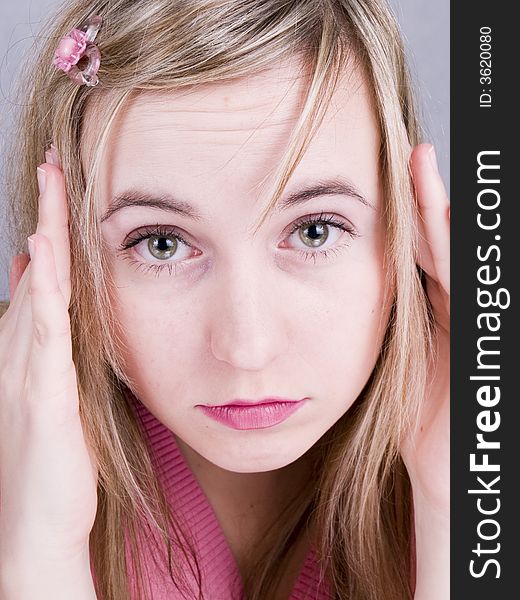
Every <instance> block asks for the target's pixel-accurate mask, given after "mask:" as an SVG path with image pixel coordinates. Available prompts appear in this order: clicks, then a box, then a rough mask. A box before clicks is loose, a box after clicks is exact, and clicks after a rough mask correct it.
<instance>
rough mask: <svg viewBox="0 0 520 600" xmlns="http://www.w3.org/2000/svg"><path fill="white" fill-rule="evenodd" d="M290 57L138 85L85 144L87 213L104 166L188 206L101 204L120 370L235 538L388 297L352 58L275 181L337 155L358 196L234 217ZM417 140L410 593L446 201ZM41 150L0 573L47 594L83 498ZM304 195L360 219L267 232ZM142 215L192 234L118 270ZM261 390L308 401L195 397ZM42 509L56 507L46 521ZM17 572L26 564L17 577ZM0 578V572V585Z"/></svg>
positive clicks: (276, 123)
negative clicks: (137, 100)
mask: <svg viewBox="0 0 520 600" xmlns="http://www.w3.org/2000/svg"><path fill="white" fill-rule="evenodd" d="M294 73H295V72H294V70H291V68H290V67H288V69H287V70H284V69H281V70H278V71H277V72H276V73H273V72H272V73H270V74H269V76H268V77H266V78H261V79H256V78H251V79H250V80H249V81H248V83H247V85H241V86H233V85H226V86H219V87H218V88H214V89H209V88H208V89H206V90H204V91H203V90H200V89H199V90H198V92H197V93H192V94H191V95H190V96H189V97H185V98H184V100H183V99H181V98H175V97H173V96H167V97H164V102H163V103H162V104H161V105H160V106H158V105H157V104H152V103H151V102H150V101H145V102H143V104H142V105H141V109H140V110H136V111H135V112H133V113H132V112H131V111H132V106H130V107H129V113H128V119H127V120H126V121H124V120H123V122H122V123H121V124H120V127H121V129H120V130H119V133H118V135H117V136H115V137H114V139H113V140H112V142H111V146H110V154H109V155H108V156H107V157H106V162H104V163H103V173H104V174H105V176H104V178H102V180H101V196H100V199H99V200H100V202H99V209H100V214H101V212H102V211H104V209H105V208H106V207H107V203H108V201H109V200H108V199H109V198H110V197H111V195H112V194H113V193H119V192H121V191H123V190H122V189H120V186H123V185H124V186H125V188H128V187H129V186H130V185H137V184H140V185H141V186H144V187H145V189H146V190H147V191H150V190H156V189H159V191H161V192H165V191H169V192H171V193H174V194H175V195H176V196H178V197H181V198H182V199H184V200H188V201H190V202H191V203H192V204H194V205H196V206H197V208H198V209H199V211H200V212H201V213H203V214H204V215H205V219H204V220H201V221H198V222H195V221H191V220H188V219H186V218H185V217H183V218H182V219H181V217H178V216H175V215H173V214H172V213H165V212H160V211H158V210H157V209H153V210H151V209H142V208H132V209H127V210H125V211H121V212H120V213H118V214H114V216H113V217H112V218H111V219H110V220H109V221H110V230H109V229H108V228H107V227H104V229H103V236H104V239H105V240H106V241H107V248H108V251H109V252H111V254H110V268H111V271H112V274H113V276H114V278H115V281H116V283H117V287H116V291H117V293H116V294H115V297H114V302H115V304H114V306H115V307H116V308H117V312H118V318H119V320H120V324H121V327H122V330H123V331H124V332H125V335H126V336H127V338H126V339H127V342H128V354H127V356H126V360H127V366H128V369H129V372H130V374H131V375H133V376H134V378H137V383H138V386H139V390H138V391H139V396H140V398H141V400H142V401H143V402H144V403H145V404H146V405H147V406H148V408H149V409H150V410H151V411H152V412H153V413H154V414H155V415H156V416H157V417H158V418H159V419H160V420H161V421H163V423H165V424H166V425H167V426H168V427H170V429H172V431H173V432H174V434H175V435H176V436H177V439H178V441H179V443H180V444H181V447H182V449H183V451H184V452H185V454H186V457H187V459H188V462H189V464H190V466H191V467H192V468H193V470H194V472H195V474H196V475H197V477H198V478H199V481H200V483H201V485H202V487H203V488H204V489H205V491H206V492H207V493H208V495H209V497H210V501H211V503H212V504H213V505H214V507H215V510H216V513H217V516H218V517H219V519H220V520H221V523H222V524H223V528H224V532H225V534H226V535H227V537H228V539H229V540H230V546H231V547H232V549H233V550H234V551H235V555H236V556H239V555H240V554H241V552H242V551H243V550H244V547H243V545H242V541H243V540H244V539H253V538H248V537H247V536H248V534H249V533H250V532H251V531H254V526H259V524H260V523H261V522H262V520H263V519H265V518H267V517H268V516H269V515H271V514H272V511H273V508H276V503H278V502H280V501H282V500H283V498H285V497H287V493H288V490H290V489H291V486H292V485H294V483H295V482H296V481H297V480H298V479H299V478H301V477H304V476H305V473H306V465H305V460H304V457H305V453H306V451H307V450H308V449H309V448H310V447H311V446H312V444H314V442H315V441H316V440H317V439H318V438H319V437H320V435H322V434H323V433H324V432H325V431H326V430H327V429H328V427H330V426H331V425H332V424H333V423H334V422H335V421H336V420H337V419H338V418H339V417H340V416H341V415H342V414H344V412H345V411H346V410H348V408H349V407H350V406H351V404H352V402H353V401H354V399H355V398H356V396H357V394H358V393H359V391H360V390H361V388H362V386H363V384H364V382H365V381H366V379H367V378H368V376H369V374H370V371H371V369H372V367H373V364H374V361H375V357H376V356H377V352H378V350H379V347H380V343H381V337H380V336H381V335H382V332H383V330H384V325H386V317H387V313H386V310H387V307H385V303H384V273H383V271H382V256H383V255H382V248H383V241H384V231H383V229H382V227H381V222H380V218H379V215H380V211H381V206H382V198H381V196H380V193H379V182H378V176H377V162H376V157H377V149H378V143H379V140H378V135H377V129H376V128H375V121H374V119H373V114H372V113H371V111H370V109H369V104H368V102H367V96H366V93H364V91H363V90H364V89H365V88H364V86H363V82H362V80H361V81H358V82H357V83H358V84H360V85H356V82H355V80H354V78H351V79H350V80H349V82H347V83H348V85H347V86H346V87H345V88H340V89H342V91H340V92H339V94H338V95H337V96H336V97H335V100H334V102H333V104H332V105H331V114H330V117H331V120H328V119H326V120H325V123H324V125H323V127H324V128H325V129H324V130H326V131H327V133H326V134H325V133H324V134H321V133H320V134H319V135H318V137H317V138H316V139H315V140H314V142H313V143H312V145H311V148H310V149H309V150H308V152H307V154H306V156H305V157H304V159H303V161H302V163H301V164H300V165H299V167H298V171H297V172H296V174H295V175H294V177H293V179H292V180H291V182H290V184H289V187H288V190H287V191H290V190H291V189H292V188H293V186H294V188H296V187H298V186H299V184H300V183H301V181H303V180H305V179H307V178H310V180H311V181H315V180H316V179H317V178H319V179H323V178H325V177H328V176H329V175H338V174H341V175H343V176H345V177H349V178H350V179H351V180H352V182H353V183H354V184H355V185H356V186H357V187H358V189H359V190H360V191H361V192H362V193H363V195H364V196H365V198H367V200H369V201H370V202H371V203H372V205H373V206H374V207H375V208H374V209H369V208H368V207H366V206H364V205H363V204H361V203H359V202H358V201H356V200H354V199H352V198H346V197H343V196H341V197H335V196H334V197H333V196H328V197H321V198H318V199H314V200H311V201H309V203H308V204H306V205H305V206H303V205H301V206H299V207H293V208H291V209H289V210H287V211H284V212H283V213H278V214H275V215H273V216H272V217H271V219H270V220H269V221H268V222H267V223H266V224H264V226H263V228H262V229H261V230H260V231H259V232H258V233H257V235H256V236H254V237H252V236H251V235H250V226H251V225H252V224H253V223H256V220H257V215H259V214H260V212H261V209H262V208H263V207H264V204H265V202H266V201H267V198H266V196H265V195H264V194H263V188H262V187H256V186H257V185H258V184H259V182H260V181H261V180H262V178H263V177H264V176H265V175H267V174H268V173H270V169H271V168H273V167H274V166H275V165H276V164H277V159H278V158H279V156H280V154H281V151H282V148H283V143H284V142H286V141H287V135H288V132H289V129H290V125H291V124H292V122H291V117H292V118H294V116H295V114H296V106H297V102H296V99H297V97H298V94H297V88H290V89H289V92H288V95H287V96H284V100H283V103H282V104H281V105H280V106H279V107H278V108H277V110H276V111H275V113H274V114H271V115H270V117H269V119H272V120H269V119H267V120H266V121H264V120H263V118H266V117H268V116H269V113H270V109H271V108H272V106H273V102H275V101H276V100H278V99H281V94H282V91H281V90H282V88H283V86H282V82H283V81H285V82H286V83H287V84H288V83H289V82H290V81H291V75H293V76H294ZM272 77H274V81H276V84H274V83H273V79H272ZM277 77H278V79H276V78H277ZM280 78H281V79H280ZM285 90H287V87H286V88H285ZM183 102H184V104H183ZM262 105H263V107H262ZM134 106H135V108H136V109H137V105H134ZM262 110H263V113H262ZM125 123H126V124H127V129H125V127H124V125H125ZM258 125H260V126H261V127H260V129H257V126H258ZM326 128H328V130H327V129H326ZM253 133H254V135H253V137H252V138H251V139H249V136H250V135H252V134H253ZM190 140H191V143H190ZM181 144H182V146H181ZM180 147H182V152H179V151H178V148H180ZM431 151H432V147H431V146H430V145H428V144H421V145H419V146H417V147H416V148H414V149H413V150H412V152H411V158H410V168H411V173H412V176H413V179H414V183H415V189H416V193H417V198H418V206H419V211H420V215H419V226H420V234H421V244H420V248H419V256H418V263H419V264H420V266H421V267H422V268H423V269H424V270H425V271H426V273H427V292H428V295H429V297H430V300H431V302H432V306H433V314H434V318H435V322H436V333H437V338H436V341H437V348H438V352H437V353H436V355H435V357H432V365H431V369H430V371H429V372H430V373H431V381H430V387H429V391H428V393H427V396H426V397H425V398H424V403H423V406H422V409H421V415H420V427H419V428H418V430H417V431H414V432H410V435H409V436H408V437H407V439H406V440H405V442H404V444H403V448H402V454H403V458H404V460H405V463H406V466H407V468H408V471H409V473H410V477H411V481H412V486H413V494H414V501H415V512H414V515H415V526H416V535H417V544H416V545H417V588H416V592H415V600H430V599H431V600H433V599H438V598H446V597H448V594H449V592H448V586H449V535H448V532H449V496H448V488H447V482H448V481H449V476H448V469H449V462H448V457H449V437H448V436H449V423H448V416H449V385H448V384H449V344H448V339H449V337H448V336H449V201H448V198H447V196H446V192H445V189H444V186H443V184H442V180H441V178H440V176H439V173H438V171H437V169H436V167H435V163H434V161H432V160H431V158H432V152H431ZM41 167H42V169H43V170H44V171H45V173H46V180H47V182H46V183H47V185H46V190H45V192H42V194H41V195H40V198H39V222H38V228H37V231H36V234H34V235H33V236H32V239H33V241H34V249H33V258H32V260H31V261H30V262H29V261H28V259H27V257H26V256H18V257H16V258H15V260H14V261H13V264H12V268H11V273H10V290H11V304H10V307H9V309H8V311H7V312H6V313H5V315H4V316H3V317H2V319H1V320H0V375H3V376H1V377H0V395H1V397H2V398H3V402H2V404H1V406H0V408H1V411H0V427H1V430H0V450H2V447H3V448H4V451H3V452H2V451H0V459H1V462H0V497H1V498H2V511H0V517H1V518H0V540H2V544H0V554H1V555H0V559H1V558H2V556H3V557H10V574H9V577H8V584H9V585H10V586H11V587H12V589H16V590H17V594H18V596H17V597H19V598H25V597H27V598H32V597H34V590H35V589H38V592H39V593H40V595H41V594H42V593H44V594H45V593H47V594H52V593H54V594H55V595H54V596H53V597H58V596H56V591H57V590H58V589H59V590H60V592H62V593H63V594H64V595H63V596H62V597H69V596H70V595H71V594H72V593H73V592H72V589H74V593H76V594H78V593H80V592H78V586H77V578H76V581H75V582H74V583H73V584H71V583H70V581H67V582H66V581H65V579H67V575H66V574H70V573H71V572H73V573H79V572H81V573H83V575H85V573H87V572H88V568H87V567H85V564H86V563H87V562H88V561H87V560H86V559H85V557H88V552H87V551H86V549H87V548H88V533H89V531H90V528H91V526H92V518H93V515H94V513H95V500H96V498H95V492H96V488H95V484H96V482H95V475H96V473H95V469H94V465H93V464H92V465H91V464H90V457H89V454H88V448H86V447H85V444H84V440H83V437H82V435H81V426H80V421H79V415H78V406H77V395H76V394H75V393H74V390H73V387H74V386H73V385H72V382H73V381H74V369H73V364H72V360H71V341H70V332H69V330H68V319H67V316H68V315H67V307H68V302H69V297H70V280H69V269H70V256H69V240H68V235H67V233H68V228H67V199H66V195H65V193H64V182H63V175H62V172H61V169H60V167H59V163H57V162H55V161H54V160H50V159H49V158H48V159H47V161H46V163H44V164H43V165H41ZM108 175H110V176H108ZM116 186H117V187H116ZM322 211H323V212H326V213H327V214H330V213H332V214H334V215H336V216H337V217H338V218H343V219H345V220H346V219H348V220H350V221H351V222H352V224H353V225H354V226H355V228H356V229H357V230H358V232H359V233H360V237H357V238H355V239H353V240H350V239H348V238H347V239H348V241H349V243H350V246H348V247H346V248H343V249H342V251H341V252H338V253H331V254H330V260H327V259H325V258H323V257H322V259H317V261H316V263H314V261H313V260H309V259H307V260H304V259H303V257H302V256H301V255H299V254H298V253H297V251H296V246H298V248H299V249H302V246H303V243H302V242H301V241H299V240H298V238H297V235H292V236H291V237H290V239H288V237H289V236H288V235H284V233H287V229H288V226H289V225H291V224H292V223H293V222H294V221H295V220H296V219H298V218H299V217H301V216H307V215H310V214H316V213H318V214H319V213H320V212H322ZM174 217H175V218H174ZM109 221H106V222H105V224H106V225H107V226H108V223H109ZM157 223H159V224H164V225H170V226H172V227H173V226H175V227H176V228H177V231H178V232H180V233H181V234H182V235H185V236H187V239H188V241H190V242H191V243H192V244H193V246H194V248H195V251H193V254H191V253H190V252H188V251H186V254H185V255H183V260H187V261H188V262H190V264H191V265H192V266H191V267H187V268H186V269H185V270H182V271H179V272H178V274H177V275H174V276H170V275H169V274H168V271H167V270H166V272H165V273H164V272H163V274H162V275H161V276H160V277H157V278H156V277H155V274H154V273H148V274H145V273H144V272H142V271H135V270H133V269H134V266H135V265H131V264H130V262H129V261H128V260H123V259H122V257H121V255H118V254H117V253H116V252H115V251H114V248H115V247H117V246H118V245H120V244H121V242H122V241H123V238H124V237H125V236H126V235H128V233H130V232H131V231H134V230H135V229H137V228H142V227H143V226H146V225H150V224H151V225H155V224H157ZM343 235H345V234H343ZM333 239H334V240H335V242H336V243H338V242H337V241H336V237H334V238H333ZM342 239H343V238H342ZM293 244H294V247H293ZM329 244H331V242H327V245H329ZM331 245H332V244H331ZM142 246H143V247H145V245H144V244H143V245H142ZM111 247H112V251H110V248H111ZM134 250H135V248H134V249H132V250H131V251H134ZM145 256H147V255H146V254H143V256H142V257H140V258H141V259H144V258H145ZM138 257H139V255H136V256H134V258H133V259H134V260H137V259H138ZM148 259H150V257H148ZM151 260H153V259H151ZM191 261H192V262H191ZM196 263H198V264H196ZM266 291H267V292H268V293H266ZM380 325H381V326H380ZM338 332H341V335H340V334H339V333H338ZM57 356H61V357H62V360H60V361H58V360H57V358H56V357H57ZM174 367H175V368H174ZM338 373H340V374H341V375H342V376H341V377H340V376H338ZM6 374H9V377H6V376H5V375H6ZM6 382H8V385H7V384H6ZM266 394H285V395H288V396H292V397H299V396H300V394H301V395H302V396H303V395H308V396H310V397H311V401H310V402H308V403H307V405H306V406H304V407H303V408H302V409H300V411H298V412H297V413H294V415H293V416H291V417H290V418H289V419H288V420H287V421H285V422H284V423H282V424H281V425H279V426H276V427H273V428H270V429H265V430H256V431H252V432H251V431H246V432H244V431H235V430H231V429H228V428H225V427H224V426H222V425H218V424H217V423H214V422H213V421H209V420H208V419H207V418H206V417H204V415H201V414H199V413H198V412H197V410H198V409H196V408H195V407H194V405H195V404H196V403H197V402H207V403H220V402H224V401H226V400H230V399H231V398H233V397H237V396H242V397H251V398H258V397H259V396H263V395H266ZM34 423H38V427H37V429H35V427H34ZM64 431H66V432H67V435H64ZM253 438H254V439H253ZM6 448H7V449H9V451H8V452H7V451H5V449H6ZM49 465H53V469H52V470H50V469H49V468H48V467H49ZM91 471H92V477H90V473H91ZM87 474H88V475H89V476H88V477H86V475H87ZM217 483H218V485H217ZM22 505H23V507H24V515H25V517H26V518H25V519H24V520H23V522H21V520H20V519H19V516H18V515H19V507H20V506H22ZM42 506H44V507H45V510H44V511H42ZM249 507H251V512H249ZM53 511H54V512H53ZM235 517H241V519H240V518H239V519H235V520H234V518H235ZM248 517H251V518H248ZM56 522H60V523H65V524H67V525H66V527H64V528H63V531H60V532H57V530H56V527H55V523H56ZM233 523H234V525H233ZM249 523H253V525H248V524H249ZM242 524H245V525H244V527H243V528H241V527H240V526H241V525H242ZM247 527H250V529H247ZM58 534H59V535H58ZM50 542H52V552H49V543H50ZM35 548H36V549H38V548H40V549H43V548H45V552H40V553H37V555H38V556H45V557H46V559H45V561H44V563H43V564H36V563H35V561H34V556H33V553H32V551H33V550H34V549H35ZM29 549H30V550H31V551H29ZM14 551H16V553H15V552H14ZM239 562H240V561H239ZM0 564H4V565H5V564H7V563H6V561H5V560H4V561H2V560H0ZM64 565H65V568H64ZM29 567H30V568H29ZM27 572H32V573H34V574H35V576H34V578H33V579H32V580H31V578H28V577H27V576H26V573H27ZM43 574H44V575H45V576H44V577H43ZM69 579H70V577H69ZM4 581H6V580H5V579H3V576H2V577H0V587H1V584H2V583H3V582H4ZM22 583H23V584H24V586H25V587H24V589H25V590H26V593H25V595H24V594H23V593H22V592H21V590H22V587H21V584H22ZM72 585H74V588H73V587H72ZM35 586H37V587H35ZM69 588H70V589H69ZM83 589H84V596H81V597H85V598H86V597H92V586H91V580H90V578H89V577H86V578H85V586H84V588H83ZM6 597H7V596H6ZM13 597H14V596H13ZM78 597H80V596H79V595H78Z"/></svg>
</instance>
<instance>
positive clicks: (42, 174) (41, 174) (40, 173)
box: [36, 167, 47, 194]
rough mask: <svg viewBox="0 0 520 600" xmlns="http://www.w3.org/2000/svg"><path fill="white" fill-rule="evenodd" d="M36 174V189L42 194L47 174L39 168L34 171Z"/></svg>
mask: <svg viewBox="0 0 520 600" xmlns="http://www.w3.org/2000/svg"><path fill="white" fill-rule="evenodd" d="M36 174H37V177H38V189H39V190H40V194H44V193H45V187H46V185H47V173H46V172H45V170H44V169H40V167H38V168H37V169H36Z"/></svg>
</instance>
